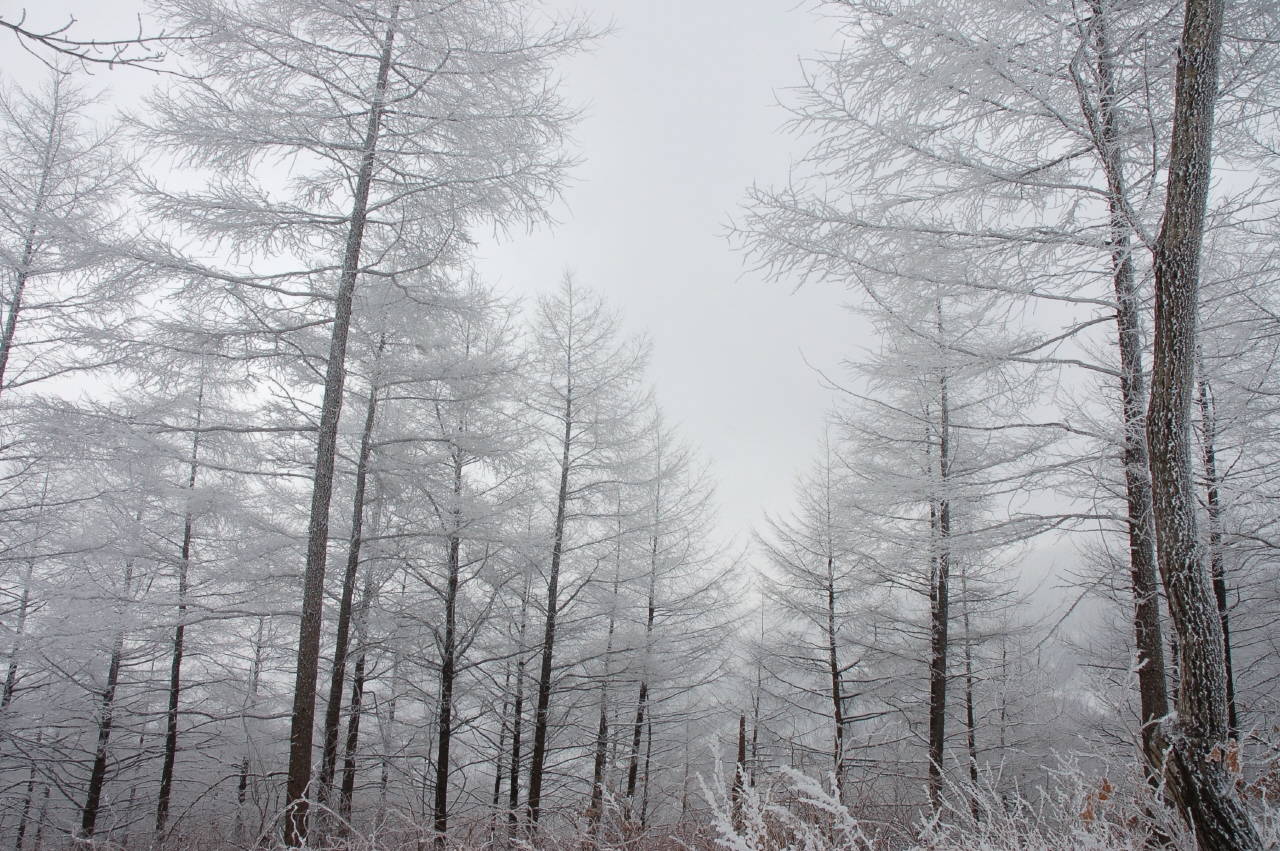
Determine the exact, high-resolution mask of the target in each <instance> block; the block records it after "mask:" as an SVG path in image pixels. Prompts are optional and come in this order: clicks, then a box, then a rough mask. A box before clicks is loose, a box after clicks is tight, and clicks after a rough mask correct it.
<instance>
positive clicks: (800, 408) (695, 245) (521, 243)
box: [0, 0, 866, 536]
mask: <svg viewBox="0 0 1280 851" xmlns="http://www.w3.org/2000/svg"><path fill="white" fill-rule="evenodd" d="M548 5H549V7H550V8H552V9H556V8H560V9H563V10H565V11H573V10H578V11H580V12H582V13H584V14H586V15H588V16H589V17H590V19H591V20H592V22H593V23H594V24H596V25H597V26H599V27H601V28H604V27H608V26H612V29H613V32H612V34H611V35H609V36H607V37H605V38H603V39H601V40H600V41H599V42H598V43H597V45H596V47H595V49H594V50H593V51H592V52H591V53H589V54H586V55H583V56H580V57H578V58H575V59H573V60H572V61H570V62H568V63H566V65H565V66H564V68H563V74H564V85H565V90H566V92H567V94H568V95H569V97H570V99H571V100H572V101H573V102H575V103H577V104H580V105H582V106H583V107H584V108H585V114H584V117H583V120H582V122H581V124H580V125H579V126H578V128H577V130H576V132H575V137H576V140H577V142H578V146H579V153H580V155H581V157H582V158H583V163H582V165H581V166H580V168H579V169H578V170H577V172H576V178H575V180H574V182H573V183H572V184H571V185H570V186H569V187H568V188H567V191H566V192H565V197H564V202H563V203H562V204H561V205H559V206H558V207H557V208H556V209H555V211H554V216H555V218H556V219H557V221H558V222H559V223H558V224H557V225H556V226H555V227H554V228H544V229H542V230H540V231H538V232H536V233H534V234H529V235H525V234H515V235H511V236H508V237H506V238H504V239H502V240H497V239H494V238H492V236H489V235H486V234H478V236H480V237H481V238H482V242H481V245H480V248H479V253H480V257H479V265H480V269H481V271H482V273H483V274H484V275H485V276H486V277H487V278H489V279H490V280H491V281H494V282H496V283H498V284H499V286H500V287H501V288H502V289H503V290H505V291H507V292H510V293H513V294H517V295H522V296H525V297H526V298H532V297H533V296H534V295H535V294H536V293H537V292H540V291H544V290H547V289H550V288H551V287H553V286H555V285H556V283H557V282H558V280H559V278H560V276H561V275H562V274H563V272H564V271H565V270H566V269H571V270H573V271H574V272H575V273H576V275H577V276H578V280H579V281H580V282H581V283H584V284H587V285H590V286H592V287H595V288H597V289H599V290H601V291H603V292H604V293H606V294H607V295H608V297H609V298H610V300H611V301H612V302H613V303H614V304H615V305H616V306H617V307H618V308H619V309H620V310H621V311H622V313H623V315H624V319H625V322H626V326H627V328H628V330H630V331H632V332H638V333H645V334H647V335H648V336H649V338H650V339H651V341H652V343H653V351H654V357H653V365H652V369H651V375H652V377H653V380H654V382H655V383H656V384H657V387H658V394H659V398H660V399H661V400H662V403H663V405H664V407H665V408H666V411H667V413H668V416H669V418H670V419H671V420H672V421H675V422H677V423H680V424H681V425H682V428H683V431H684V433H685V435H686V436H687V438H688V439H689V440H690V441H691V442H693V443H694V444H696V445H698V446H700V447H701V448H702V449H703V450H704V451H705V452H706V454H707V455H708V456H709V457H710V458H711V459H712V460H713V463H714V471H715V474H716V477H717V478H718V480H719V483H720V485H719V501H720V504H721V517H722V521H723V531H724V533H725V535H727V536H728V535H743V534H745V532H746V531H747V529H748V528H749V526H750V525H751V524H753V523H757V522H758V521H759V519H760V518H761V516H762V512H763V511H765V510H768V511H771V512H777V511H780V510H785V508H786V507H787V506H788V505H789V503H790V501H791V485H792V479H793V476H794V475H795V473H796V472H797V471H798V470H800V469H802V468H803V467H805V466H806V465H807V463H808V461H809V459H810V457H811V455H812V452H813V449H814V446H815V438H816V435H817V434H818V431H819V429H820V428H821V418H822V413H823V411H824V410H825V409H826V407H827V406H828V405H829V403H830V394H829V393H828V392H827V391H825V390H823V389H822V387H821V385H820V379H819V377H818V375H817V373H816V372H815V371H814V370H813V369H812V368H810V367H809V366H806V360H807V361H808V363H810V364H812V365H813V366H814V367H819V368H822V369H824V370H826V371H830V370H832V369H833V368H835V369H838V366H837V365H838V363H839V361H840V359H841V358H842V357H846V356H848V355H850V354H853V353H854V352H855V351H856V350H857V347H858V346H859V345H862V344H865V342H866V341H865V339H859V334H858V330H857V329H858V324H857V323H856V322H855V320H853V319H852V318H851V317H850V316H849V315H848V314H847V313H846V312H845V311H843V310H842V309H841V303H842V301H843V299H844V297H845V296H844V292H843V290H842V289H841V288H840V287H838V286H835V285H815V286H809V287H806V288H804V289H802V290H800V291H799V292H797V293H793V292H792V289H793V288H792V286H790V285H788V284H786V283H783V284H778V283H768V282H766V281H764V279H763V277H762V276H761V275H759V274H756V273H752V272H750V271H749V270H747V269H746V268H745V267H744V265H743V260H742V258H741V257H740V256H738V255H737V254H735V253H734V252H733V251H732V250H731V248H730V246H729V243H728V241H727V240H726V239H725V236H724V234H725V229H726V226H727V224H728V222H729V220H730V218H731V217H732V216H733V215H735V214H736V211H737V209H738V207H739V205H740V203H741V202H742V199H743V198H744V197H745V192H746V189H747V187H748V186H749V185H750V184H751V183H753V182H757V183H760V184H762V185H770V184H774V185H776V184H778V183H781V182H783V181H784V180H785V179H786V175H787V171H788V168H789V166H790V163H791V162H792V160H793V159H794V158H796V157H799V156H801V155H802V154H803V152H804V149H805V145H804V143H803V142H802V141H801V140H797V139H796V138H794V137H792V136H790V135H788V134H786V133H784V132H783V131H782V129H781V127H782V124H783V123H784V122H785V120H786V117H787V115H786V113H785V111H784V110H783V109H781V108H780V107H779V106H777V102H778V100H779V99H782V100H786V92H785V89H786V88H787V87H788V86H792V85H795V84H796V83H797V82H799V80H800V68H799V59H800V57H802V56H811V55H813V54H814V53H815V52H817V51H818V50H821V49H825V48H830V47H832V46H834V44H835V43H836V42H835V41H834V27H833V26H832V24H831V22H830V21H827V20H823V19H822V18H820V17H818V16H817V15H815V14H814V13H813V12H812V11H811V9H812V3H808V2H806V3H803V4H801V5H798V6H797V5H796V4H795V0H581V2H573V0H554V2H550V3H549V4H548ZM24 6H25V7H27V8H28V9H29V11H30V13H31V15H32V21H33V23H37V24H44V23H52V22H56V23H58V24H61V23H65V22H66V20H67V15H68V14H74V16H75V17H76V18H77V20H78V23H77V25H76V27H75V34H76V35H78V36H79V37H84V38H87V37H98V38H111V37H120V36H128V35H132V34H134V33H135V32H136V30H137V22H136V19H135V17H134V16H135V15H136V13H137V12H138V11H139V10H140V9H142V8H143V4H142V3H141V2H139V0H47V2H44V3H40V4H38V5H33V4H32V3H30V2H26V3H23V2H11V0H0V11H3V13H4V15H5V17H6V18H12V17H13V16H14V14H15V12H18V11H19V10H21V9H22V8H23V7H24ZM0 50H3V51H4V53H5V57H6V58H5V61H4V67H5V69H6V74H8V75H10V76H12V77H17V78H18V79H20V80H21V79H22V78H23V77H27V78H30V75H31V74H32V73H33V72H34V69H33V68H32V63H30V62H26V61H23V58H22V57H20V56H18V55H16V53H17V50H18V48H17V45H16V44H14V43H13V42H12V41H11V40H10V39H9V38H7V37H6V38H4V40H3V43H2V45H0ZM97 78H98V80H99V81H100V82H102V83H104V84H108V85H110V86H111V88H112V89H113V90H114V93H115V97H114V100H115V101H117V102H128V101H130V100H132V99H134V98H135V97H136V95H137V93H138V92H141V91H143V90H145V89H146V88H147V87H148V86H149V85H150V84H151V82H152V80H153V79H154V78H153V77H152V76H151V75H149V74H146V73H143V72H138V71H129V70H116V71H111V72H99V73H98V75H97Z"/></svg>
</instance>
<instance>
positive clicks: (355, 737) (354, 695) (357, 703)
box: [338, 575, 375, 821]
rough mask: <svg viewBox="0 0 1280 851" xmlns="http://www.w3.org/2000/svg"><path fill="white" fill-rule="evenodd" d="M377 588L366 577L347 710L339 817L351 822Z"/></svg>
mask: <svg viewBox="0 0 1280 851" xmlns="http://www.w3.org/2000/svg"><path fill="white" fill-rule="evenodd" d="M374 593H375V588H374V584H373V577H372V576H368V575H366V576H365V580H364V592H363V593H362V594H361V595H360V611H359V612H358V613H357V617H356V636H357V638H359V640H360V646H359V648H358V649H357V651H356V664H355V670H354V671H353V672H352V675H351V706H350V708H349V709H348V710H347V741H346V754H345V755H344V756H343V759H342V793H341V797H340V798H339V799H338V814H339V815H340V816H342V818H343V819H345V820H348V821H349V820H350V819H351V799H352V797H354V796H355V791H356V754H357V753H359V746H360V715H361V710H362V709H363V707H364V683H365V656H366V654H367V653H368V652H369V638H368V633H367V630H368V618H369V606H370V605H371V603H372V601H373V595H374Z"/></svg>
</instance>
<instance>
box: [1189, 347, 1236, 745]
mask: <svg viewBox="0 0 1280 851" xmlns="http://www.w3.org/2000/svg"><path fill="white" fill-rule="evenodd" d="M1201 372H1202V373H1203V370H1201ZM1199 383H1200V423H1201V427H1202V430H1203V435H1202V437H1203V438H1204V441H1203V442H1204V481H1205V490H1206V491H1207V492H1206V494H1205V506H1206V508H1207V509H1208V519H1209V576H1210V577H1211V578H1212V580H1213V596H1214V598H1215V599H1216V600H1217V603H1218V617H1219V618H1220V619H1221V620H1222V651H1223V652H1222V657H1223V660H1224V662H1225V663H1226V665H1225V667H1226V675H1227V731H1228V735H1229V736H1230V737H1231V738H1232V739H1233V740H1238V739H1239V736H1240V718H1239V716H1238V715H1237V714H1236V682H1235V672H1234V671H1233V670H1232V666H1231V621H1230V606H1229V605H1228V603H1227V572H1226V565H1225V563H1224V562H1223V558H1222V497H1221V495H1220V493H1219V487H1220V484H1221V479H1219V478H1218V459H1217V455H1216V450H1215V448H1214V444H1215V442H1216V440H1217V428H1218V424H1217V418H1216V417H1215V415H1214V407H1213V389H1212V388H1211V387H1210V386H1209V381H1208V379H1206V378H1201V379H1200V382H1199Z"/></svg>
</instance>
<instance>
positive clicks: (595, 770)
mask: <svg viewBox="0 0 1280 851" xmlns="http://www.w3.org/2000/svg"><path fill="white" fill-rule="evenodd" d="M621 573H622V504H621V499H619V504H618V540H617V549H616V550H615V556H614V564H613V600H612V603H611V605H610V607H609V633H608V637H607V638H606V639H605V645H604V677H603V678H602V679H601V680H600V723H599V725H598V726H597V728H596V756H595V763H594V764H593V765H592V771H591V804H590V806H588V807H587V821H588V822H589V823H590V824H591V825H592V826H593V827H594V826H595V825H597V824H599V823H600V819H601V817H602V816H603V815H604V781H605V777H604V772H605V766H606V765H607V763H608V761H609V760H608V757H609V681H610V679H611V677H612V675H613V670H612V660H613V635H614V631H615V629H616V627H617V619H618V584H619V580H620V575H621Z"/></svg>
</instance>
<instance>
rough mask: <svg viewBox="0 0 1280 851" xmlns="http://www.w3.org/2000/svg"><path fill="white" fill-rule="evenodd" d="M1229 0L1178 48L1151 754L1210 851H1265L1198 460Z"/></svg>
mask: <svg viewBox="0 0 1280 851" xmlns="http://www.w3.org/2000/svg"><path fill="white" fill-rule="evenodd" d="M1223 6H1224V0H1187V5H1186V21H1185V23H1184V27H1183V32H1182V43H1181V47H1180V49H1179V52H1178V71H1177V89H1176V95H1175V101H1174V120H1173V133H1172V145H1171V147H1170V152H1169V187H1168V192H1167V195H1166V199H1165V213H1164V221H1163V223H1162V224H1161V228H1160V235H1159V237H1158V238H1157V240H1156V245H1155V249H1154V261H1155V295H1156V297H1155V346H1154V350H1153V357H1152V372H1151V403H1150V407H1149V409H1148V415H1147V445H1148V446H1149V447H1150V453H1151V459H1150V462H1151V485H1152V504H1153V508H1154V514H1155V529H1156V546H1157V553H1158V563H1159V567H1160V577H1161V579H1162V580H1163V582H1164V588H1165V596H1166V598H1167V599H1168V602H1169V612H1170V616H1171V620H1172V622H1173V627H1174V630H1175V632H1176V634H1177V637H1178V652H1179V665H1178V670H1179V676H1180V678H1181V680H1180V685H1179V688H1178V699H1177V714H1176V716H1174V717H1172V718H1170V719H1168V720H1167V721H1166V723H1165V724H1163V725H1162V726H1161V729H1160V735H1159V736H1158V739H1159V741H1158V742H1156V743H1155V744H1157V745H1158V746H1159V747H1158V748H1155V747H1153V748H1152V750H1151V751H1150V752H1149V753H1148V758H1149V759H1150V760H1151V762H1152V765H1153V766H1159V767H1160V768H1161V769H1162V770H1163V771H1164V776H1165V778H1166V780H1167V788H1168V790H1169V794H1170V795H1171V797H1172V798H1173V800H1174V801H1175V803H1176V804H1177V806H1178V810H1179V812H1181V813H1182V814H1183V815H1184V817H1185V818H1187V820H1188V822H1189V823H1190V825H1191V826H1192V828H1193V829H1194V831H1195V835H1196V840H1197V842H1198V843H1199V846H1200V848H1201V849H1202V851H1228V849H1231V851H1241V849H1243V851H1261V848H1262V842H1261V840H1260V838H1259V836H1258V833H1257V831H1256V829H1255V828H1254V826H1253V823H1252V822H1251V821H1250V819H1249V814H1248V812H1247V811H1246V810H1245V808H1244V806H1243V804H1242V803H1241V801H1240V799H1239V797H1238V796H1237V795H1236V793H1235V788H1234V786H1235V783H1234V777H1233V776H1232V775H1231V773H1230V772H1229V771H1228V770H1227V767H1226V765H1225V764H1224V763H1225V761H1226V760H1225V749H1226V747H1227V740H1228V738H1229V734H1230V729H1229V727H1228V725H1227V701H1226V697H1227V688H1226V670H1225V666H1224V652H1223V641H1222V622H1221V620H1220V619H1219V618H1218V612H1217V606H1216V604H1215V601H1214V598H1213V589H1212V585H1211V583H1210V581H1209V577H1208V576H1207V575H1206V572H1205V569H1204V565H1203V564H1202V562H1201V559H1200V553H1199V550H1198V545H1199V542H1198V540H1197V533H1196V497H1195V485H1194V477H1193V473H1192V464H1191V436H1190V427H1191V397H1192V393H1193V390H1194V383H1195V356H1196V339H1195V338H1196V321H1197V312H1198V293H1197V290H1198V284H1199V275H1200V247H1201V243H1202V241H1203V237H1204V225H1205V208H1206V204H1207V201H1208V194H1209V177H1210V170H1211V157H1210V147H1211V143H1212V138H1213V108H1214V101H1215V99H1216V97H1217V78H1218V54H1219V51H1220V47H1221V43H1222V19H1223V12H1224V10H1223Z"/></svg>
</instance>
